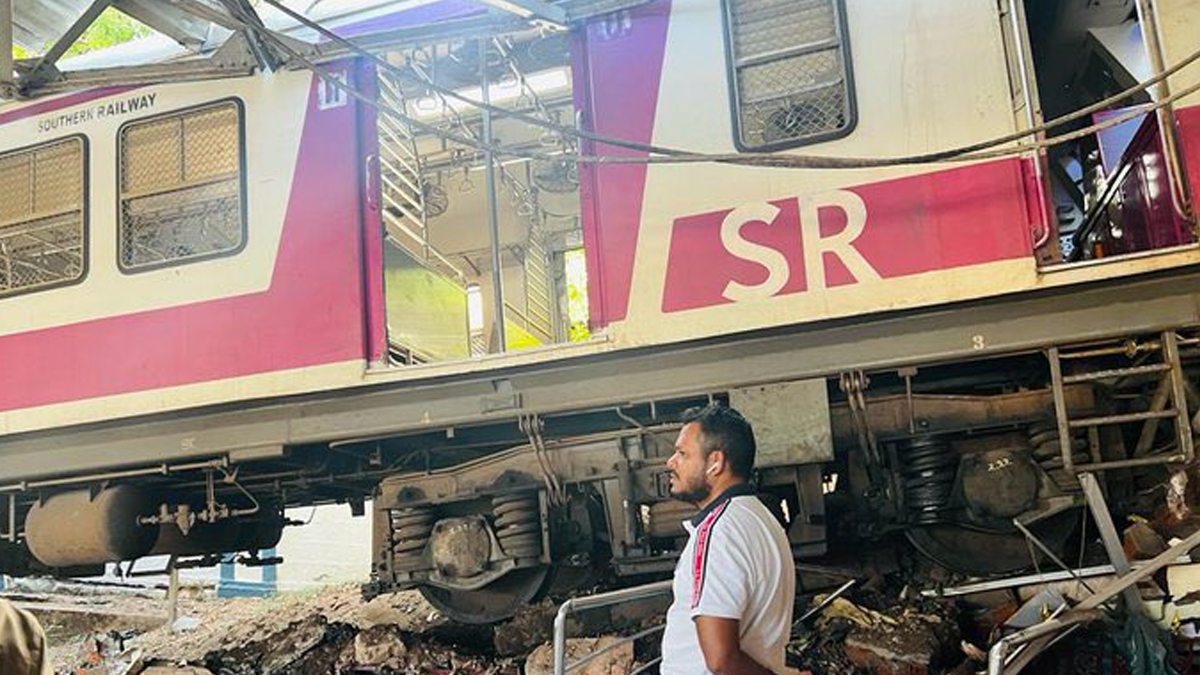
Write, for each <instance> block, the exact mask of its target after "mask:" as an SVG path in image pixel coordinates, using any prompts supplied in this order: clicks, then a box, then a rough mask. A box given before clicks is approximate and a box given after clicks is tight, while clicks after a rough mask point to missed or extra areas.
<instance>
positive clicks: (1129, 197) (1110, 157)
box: [1007, 0, 1196, 263]
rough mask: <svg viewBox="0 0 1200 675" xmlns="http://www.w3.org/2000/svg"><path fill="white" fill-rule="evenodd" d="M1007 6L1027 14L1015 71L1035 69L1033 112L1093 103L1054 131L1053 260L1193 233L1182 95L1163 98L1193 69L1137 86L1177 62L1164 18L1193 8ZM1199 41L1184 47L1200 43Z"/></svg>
mask: <svg viewBox="0 0 1200 675" xmlns="http://www.w3.org/2000/svg"><path fill="white" fill-rule="evenodd" d="M1176 4H1178V3H1176ZM1008 5H1009V6H1008V8H1007V12H1009V15H1010V18H1011V17H1012V16H1016V17H1017V18H1018V21H1017V25H1019V24H1020V23H1021V22H1020V21H1019V19H1021V18H1023V19H1024V23H1025V25H1026V27H1027V29H1028V30H1027V34H1026V36H1024V37H1027V42H1026V41H1024V40H1022V41H1020V42H1014V43H1013V44H1014V45H1015V50H1014V56H1015V57H1016V59H1017V60H1018V61H1019V63H1018V64H1017V67H1016V68H1015V70H1014V73H1016V74H1017V79H1018V80H1019V79H1020V78H1021V74H1022V73H1024V74H1025V77H1026V78H1027V79H1032V80H1033V81H1032V82H1031V84H1030V86H1029V88H1028V91H1029V95H1028V96H1025V97H1024V98H1023V100H1022V101H1021V104H1022V106H1023V107H1024V108H1025V110H1026V112H1025V116H1026V118H1027V119H1026V121H1027V123H1028V124H1029V125H1030V126H1034V125H1037V124H1040V123H1041V122H1042V121H1043V120H1054V119H1056V118H1060V117H1062V116H1065V115H1069V114H1072V113H1074V112H1075V111H1079V110H1084V109H1087V114H1083V115H1078V116H1077V117H1076V118H1075V119H1073V120H1072V121H1070V122H1068V123H1066V124H1062V125H1057V126H1054V127H1053V128H1051V129H1050V130H1049V131H1048V132H1047V133H1046V135H1045V136H1046V137H1047V139H1048V140H1049V141H1050V142H1052V143H1053V144H1052V145H1051V147H1049V149H1048V150H1047V152H1046V153H1045V155H1044V157H1043V163H1042V167H1043V168H1044V173H1045V176H1044V180H1045V184H1047V185H1049V187H1050V190H1049V193H1050V194H1049V199H1048V201H1049V206H1050V208H1051V212H1052V215H1053V219H1054V221H1056V223H1057V237H1056V238H1053V239H1051V238H1050V237H1047V241H1046V242H1045V246H1044V248H1043V251H1042V253H1043V254H1044V255H1043V262H1044V263H1045V262H1050V263H1074V262H1080V261H1088V260H1097V259H1104V258H1112V257H1116V256H1125V255H1131V254H1146V253H1148V252H1154V251H1166V250H1172V249H1176V248H1178V247H1182V246H1187V245H1191V244H1193V243H1195V241H1196V234H1195V230H1194V228H1193V220H1192V214H1191V213H1190V212H1189V207H1188V185H1187V179H1186V169H1185V165H1184V162H1185V157H1184V152H1183V148H1182V146H1181V136H1180V128H1179V127H1177V119H1176V116H1175V112H1174V107H1176V106H1171V107H1164V108H1158V109H1157V110H1156V109H1155V107H1156V105H1161V104H1163V103H1169V102H1170V100H1169V99H1170V96H1171V84H1170V82H1176V83H1179V82H1182V84H1181V85H1178V87H1177V88H1182V86H1184V85H1186V84H1187V83H1190V82H1191V81H1193V80H1194V77H1187V76H1184V77H1183V79H1182V80H1179V79H1178V78H1175V79H1173V80H1170V81H1168V82H1164V83H1158V84H1154V83H1152V84H1150V85H1149V86H1139V83H1145V82H1146V81H1148V80H1151V79H1152V78H1153V77H1154V76H1155V75H1157V74H1158V73H1160V72H1162V71H1163V70H1164V69H1165V68H1169V67H1171V66H1172V65H1174V62H1167V61H1166V60H1165V58H1164V56H1165V51H1164V49H1163V44H1162V33H1161V30H1160V28H1159V23H1160V22H1161V21H1163V20H1167V21H1174V22H1177V21H1178V16H1177V15H1179V14H1180V13H1182V12H1185V9H1184V8H1183V7H1169V6H1155V5H1154V4H1152V3H1149V2H1140V1H1137V0H1110V1H1106V2H1089V3H1083V2H1053V3H1047V2H1036V1H1033V0H1025V1H1024V2H1011V3H1008ZM1191 42H1192V47H1191V48H1190V49H1185V50H1183V51H1185V52H1190V51H1192V50H1193V49H1194V47H1195V39H1194V38H1191ZM1175 43H1176V46H1179V45H1178V44H1177V43H1178V40H1175ZM1026 48H1028V51H1026ZM1176 51H1179V50H1178V49H1176ZM1183 56H1184V55H1183V54H1176V58H1182V57H1183ZM1020 62H1023V63H1024V66H1022V65H1021V63H1020ZM1183 73H1184V74H1185V75H1186V73H1187V71H1186V70H1185V71H1183ZM1018 88H1020V87H1018ZM1123 92H1124V93H1126V94H1127V95H1122V93H1123ZM1068 135H1071V136H1078V137H1077V138H1063V137H1065V136H1068ZM1195 142H1196V141H1193V144H1195Z"/></svg>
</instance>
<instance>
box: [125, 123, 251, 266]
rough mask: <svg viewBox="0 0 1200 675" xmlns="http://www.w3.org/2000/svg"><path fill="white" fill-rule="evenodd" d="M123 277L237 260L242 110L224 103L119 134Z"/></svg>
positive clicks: (241, 221)
mask: <svg viewBox="0 0 1200 675" xmlns="http://www.w3.org/2000/svg"><path fill="white" fill-rule="evenodd" d="M119 153H120V157H121V166H120V170H121V177H120V185H121V213H120V216H121V217H120V226H119V236H118V238H119V256H120V265H121V269H123V270H126V271H139V270H142V269H152V268H156V267H163V266H167V265H176V264H182V263H186V262H191V261H193V260H200V259H206V258H212V257H215V256H219V255H227V254H232V253H236V252H237V251H239V250H241V248H242V245H243V244H244V243H245V240H246V217H245V208H244V206H245V194H244V188H243V176H242V165H243V147H242V110H241V106H240V105H239V104H238V103H236V102H234V101H223V102H220V103H216V104H213V105H208V106H204V107H202V108H195V109H192V110H188V111H186V112H183V113H174V114H171V115H167V116H161V117H155V118H152V119H149V120H144V121H139V122H134V123H131V124H128V125H126V126H125V127H123V128H122V129H121V135H120V149H119Z"/></svg>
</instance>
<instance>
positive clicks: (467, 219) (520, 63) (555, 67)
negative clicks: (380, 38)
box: [368, 31, 588, 366]
mask: <svg viewBox="0 0 1200 675" xmlns="http://www.w3.org/2000/svg"><path fill="white" fill-rule="evenodd" d="M567 46H568V41H567V37H566V36H565V35H563V34H557V35H554V34H552V35H545V36H543V35H541V34H539V33H537V32H536V31H533V32H531V33H530V34H529V35H516V36H507V37H495V38H485V39H482V40H479V39H473V40H460V41H452V42H445V43H440V44H436V45H430V46H425V47H420V48H407V49H402V50H396V51H392V52H389V53H387V54H386V55H385V58H386V60H387V63H388V64H389V65H388V66H384V65H379V67H378V68H377V79H376V83H377V85H378V92H377V101H378V105H377V108H376V113H377V126H376V128H375V129H374V132H375V134H376V136H377V146H376V147H377V153H375V154H374V155H373V156H371V157H369V158H368V163H369V164H372V165H373V171H372V172H371V173H372V174H373V175H375V176H377V181H375V184H374V185H372V186H369V189H371V190H372V193H373V194H372V197H371V199H372V200H377V201H378V204H377V213H378V217H379V219H380V221H381V222H380V226H381V229H382V232H383V233H384V237H383V242H382V261H381V264H382V269H383V282H382V292H383V297H384V303H385V305H386V330H387V346H388V348H387V355H386V360H387V363H388V364H390V365H395V366H399V365H409V364H420V363H430V362H441V361H454V360H461V359H467V358H471V357H480V356H484V355H488V354H497V353H501V352H512V351H519V350H526V349H531V348H537V347H544V346H550V345H555V344H560V343H564V342H569V341H578V340H583V339H587V337H588V331H587V313H586V295H587V292H586V284H587V281H586V271H585V269H584V264H583V257H582V255H581V248H582V236H581V234H580V226H579V199H578V178H577V175H576V170H575V164H574V162H573V161H570V160H568V159H566V157H567V154H568V153H569V152H571V151H572V149H573V144H574V140H573V138H571V137H570V135H569V134H563V133H557V132H555V131H554V130H553V129H548V128H547V127H548V126H552V125H567V126H570V124H571V123H572V120H573V118H574V107H573V103H572V99H571V73H570V69H569V59H568V49H567ZM479 100H483V101H488V106H487V107H480V106H477V105H474V104H473V103H471V101H479ZM488 147H492V148H498V150H497V151H496V152H489V151H487V150H486V148H488Z"/></svg>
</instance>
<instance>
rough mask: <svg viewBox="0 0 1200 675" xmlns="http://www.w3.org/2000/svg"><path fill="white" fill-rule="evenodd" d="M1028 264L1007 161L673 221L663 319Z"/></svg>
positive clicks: (1017, 185) (1024, 222)
mask: <svg viewBox="0 0 1200 675" xmlns="http://www.w3.org/2000/svg"><path fill="white" fill-rule="evenodd" d="M1031 255H1032V242H1031V237H1030V219H1029V215H1028V213H1027V209H1026V203H1025V191H1024V188H1023V185H1022V174H1021V163H1020V161H1019V160H1004V161H998V162H990V163H986V164H977V165H973V166H969V167H963V168H958V169H952V170H949V171H939V172H936V173H931V174H923V175H919V176H912V177H907V178H899V179H895V180H890V181H883V182H879V183H872V184H868V185H861V186H857V187H854V188H849V189H842V190H832V191H829V192H823V193H820V194H814V195H804V196H799V197H796V196H793V197H786V198H782V199H778V200H773V201H770V202H760V203H754V204H743V205H740V206H738V207H737V208H731V209H725V210H721V211H713V212H710V213H702V214H698V215H692V216H684V217H682V218H678V219H676V220H675V222H674V224H673V229H672V232H671V245H670V252H669V257H668V260H667V272H666V280H665V287H664V289H663V303H662V309H663V311H664V312H675V311H680V310H685V309H693V308H697V307H707V306H712V305H719V304H724V303H729V302H735V301H739V300H751V299H760V298H767V297H772V296H775V295H787V294H791V293H803V292H806V291H809V290H817V289H821V288H834V287H838V286H846V285H849V284H854V283H858V282H862V281H866V280H868V279H891V278H896V277H903V276H909V275H913V274H920V273H922V272H931V271H934V270H943V269H951V268H956V267H965V266H968V265H978V264H982V263H988V262H995V261H999V260H1008V259H1013V258H1022V257H1028V256H1031Z"/></svg>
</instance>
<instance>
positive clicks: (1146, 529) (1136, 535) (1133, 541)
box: [1121, 522, 1167, 560]
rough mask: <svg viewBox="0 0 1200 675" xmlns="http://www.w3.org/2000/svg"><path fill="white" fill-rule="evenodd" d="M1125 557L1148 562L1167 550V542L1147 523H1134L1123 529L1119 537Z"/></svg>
mask: <svg viewBox="0 0 1200 675" xmlns="http://www.w3.org/2000/svg"><path fill="white" fill-rule="evenodd" d="M1121 541H1122V548H1124V549H1125V556H1126V557H1127V558H1129V559H1130V560H1149V559H1150V558H1153V557H1154V556H1156V555H1158V554H1159V553H1162V552H1163V551H1165V550H1167V542H1166V541H1165V540H1164V539H1163V538H1162V535H1160V534H1159V533H1158V532H1155V531H1154V528H1153V527H1150V524H1149V523H1144V522H1136V523H1134V524H1132V525H1130V526H1129V527H1127V528H1125V532H1124V534H1123V535H1122V537H1121Z"/></svg>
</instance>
